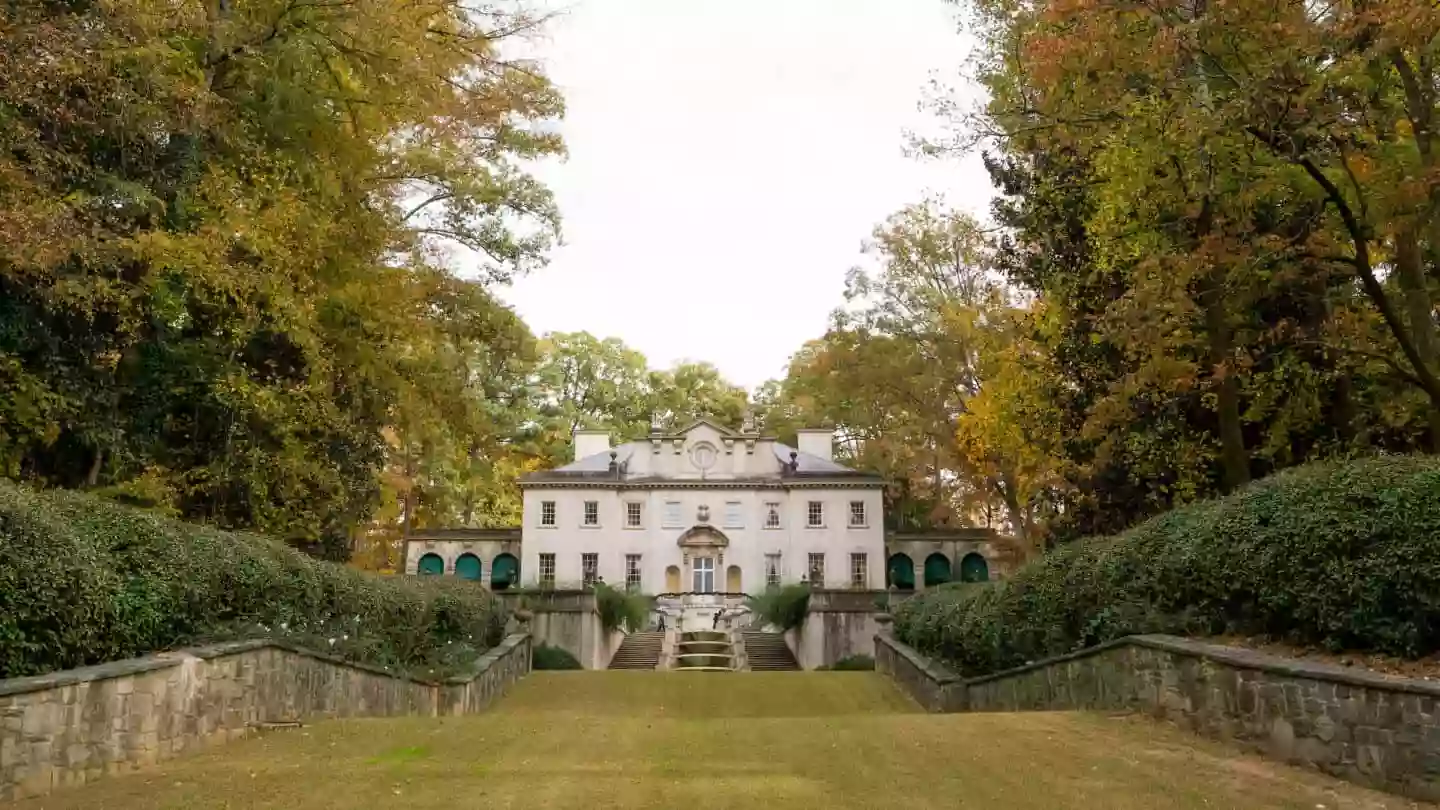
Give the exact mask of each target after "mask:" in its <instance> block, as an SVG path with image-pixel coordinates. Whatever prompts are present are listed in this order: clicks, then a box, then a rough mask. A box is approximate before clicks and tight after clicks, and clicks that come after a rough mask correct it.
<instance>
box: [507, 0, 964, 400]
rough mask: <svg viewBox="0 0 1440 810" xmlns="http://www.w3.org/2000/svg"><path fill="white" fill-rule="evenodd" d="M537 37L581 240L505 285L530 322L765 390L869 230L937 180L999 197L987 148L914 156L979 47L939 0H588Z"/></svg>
mask: <svg viewBox="0 0 1440 810" xmlns="http://www.w3.org/2000/svg"><path fill="white" fill-rule="evenodd" d="M568 7H569V11H568V12H567V13H566V14H565V15H564V16H563V17H562V18H560V19H558V20H556V21H555V22H554V23H553V24H552V26H551V29H550V36H549V40H548V41H547V42H544V43H541V45H540V54H541V58H542V59H543V60H544V61H545V63H546V65H547V69H548V71H549V73H550V76H551V78H552V79H553V80H554V81H555V82H556V84H557V85H558V86H559V87H560V88H561V90H562V92H563V93H564V94H565V97H566V102H567V107H568V113H567V115H566V120H565V121H564V123H563V125H562V128H561V129H562V132H563V134H564V137H565V139H566V142H567V144H568V147H569V150H570V156H569V159H568V160H567V161H565V162H563V163H558V162H557V163H556V164H554V165H547V166H544V167H542V169H541V171H540V172H539V174H540V176H541V178H542V179H544V180H545V182H546V183H547V184H548V185H550V187H551V188H552V189H553V190H554V192H555V194H556V197H557V200H558V203H559V206H560V211H561V215H562V217H563V218H564V230H565V244H564V245H562V246H560V247H557V248H556V249H555V250H554V251H553V252H552V254H551V263H550V266H549V267H547V268H545V269H543V270H541V271H539V272H537V273H534V274H532V275H531V276H530V277H528V278H525V279H522V280H520V281H518V282H516V284H515V285H514V286H513V287H512V288H510V289H506V290H502V291H501V295H502V297H504V298H505V299H506V300H507V301H509V302H510V303H511V304H513V305H514V306H515V308H516V310H517V311H518V312H519V313H520V315H521V316H522V317H523V318H524V319H525V320H526V322H527V323H529V325H530V328H531V329H532V330H533V331H534V332H535V333H536V334H541V333H544V332H549V331H580V330H585V331H589V332H591V333H593V334H595V335H597V336H600V337H606V336H615V337H619V338H620V339H621V340H623V341H625V343H627V344H628V345H630V346H631V347H633V348H635V349H638V350H639V351H641V352H643V353H644V354H645V355H646V357H647V358H649V360H650V363H651V365H652V366H655V367H666V366H669V365H671V364H673V363H674V362H676V361H678V360H681V359H695V360H708V361H710V362H712V363H714V364H715V365H717V366H719V368H720V370H721V371H722V372H723V373H724V374H725V376H726V377H728V378H729V379H730V380H732V381H733V382H735V383H738V384H740V385H743V386H745V387H746V388H749V389H751V390H753V389H754V387H755V386H756V385H758V384H759V383H761V382H762V381H764V380H766V379H768V378H770V377H779V376H783V374H784V370H785V366H786V364H787V362H788V360H789V357H790V355H791V354H792V353H793V352H794V351H795V350H796V349H798V348H799V347H800V345H801V344H802V343H803V342H804V341H806V340H808V339H811V338H814V337H818V336H820V335H821V334H822V333H823V332H824V330H825V327H826V325H827V320H828V316H829V313H830V311H831V310H832V309H834V308H835V307H836V306H838V305H839V304H840V303H841V302H842V301H841V294H842V292H843V290H844V279H845V273H846V271H847V270H848V269H849V268H851V267H853V266H855V265H856V264H857V263H858V262H859V260H860V254H859V250H860V245H861V242H862V241H863V240H864V239H866V238H867V237H868V236H869V234H870V231H871V229H873V228H874V226H875V225H876V224H878V223H879V222H880V221H882V220H883V219H884V218H885V217H886V216H887V215H889V214H890V213H891V212H893V211H895V210H896V209H898V208H900V207H901V206H903V205H905V204H907V203H910V202H914V201H918V200H920V199H921V198H922V197H923V196H924V195H925V194H926V193H927V192H935V193H941V194H944V196H945V198H946V199H947V200H948V201H949V202H950V203H951V204H954V205H957V206H960V207H963V208H966V209H969V210H971V211H972V212H973V213H976V214H983V213H984V211H985V209H986V208H987V207H988V203H989V199H990V195H991V190H990V184H989V180H988V178H987V177H986V175H985V172H984V169H983V167H981V166H980V164H979V160H978V159H968V160H966V161H963V162H962V161H951V162H947V163H936V162H933V161H924V162H922V161H919V160H915V159H912V158H907V157H905V156H904V154H903V148H904V135H903V131H904V130H905V129H906V128H915V127H927V128H928V127H931V126H933V120H932V119H931V118H930V117H929V116H928V115H927V114H925V113H923V112H921V111H919V110H918V109H917V105H918V102H919V100H920V98H921V96H922V94H923V89H924V85H925V83H926V82H927V80H928V79H929V77H930V76H931V74H932V72H934V71H940V73H941V74H942V76H943V77H945V78H947V79H948V78H950V77H954V76H957V75H958V71H959V67H960V65H961V63H962V61H963V60H964V58H965V56H966V53H967V44H966V42H965V40H963V39H962V38H961V36H960V35H959V34H958V33H956V27H955V24H954V21H953V15H954V7H953V6H950V5H947V4H946V3H944V2H942V0H578V2H576V3H575V4H572V5H569V6H568Z"/></svg>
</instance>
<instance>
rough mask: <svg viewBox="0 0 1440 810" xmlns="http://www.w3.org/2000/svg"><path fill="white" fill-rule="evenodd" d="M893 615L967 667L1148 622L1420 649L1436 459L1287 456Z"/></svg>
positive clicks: (1439, 629)
mask: <svg viewBox="0 0 1440 810" xmlns="http://www.w3.org/2000/svg"><path fill="white" fill-rule="evenodd" d="M895 630H896V634H897V635H898V637H899V638H900V639H901V640H903V641H905V642H906V643H908V644H910V645H912V646H914V647H916V648H917V649H919V650H922V651H924V652H927V653H929V654H932V655H935V656H937V657H939V658H941V659H944V660H946V661H948V662H949V663H950V664H952V665H953V666H955V667H956V668H957V669H958V670H959V671H960V672H961V673H962V674H965V675H979V674H985V673H989V672H994V671H997V670H1001V669H1006V668H1009V667H1013V666H1020V665H1023V664H1025V663H1027V662H1029V661H1034V660H1037V659H1040V658H1044V657H1047V656H1051V655H1057V654H1061V653H1066V652H1070V651H1073V650H1076V649H1079V648H1083V647H1087V646H1090V645H1093V644H1098V643H1100V642H1103V641H1106V640H1109V639H1113V638H1117V637H1120V636H1124V635H1129V634H1133V633H1156V632H1160V633H1174V634H1178V635H1192V636H1204V635H1216V634H1226V633H1234V634H1243V635H1252V636H1267V637H1270V638H1273V639H1277V640H1284V641H1290V642H1295V643H1299V644H1303V645H1307V646H1316V647H1323V648H1327V649H1330V650H1355V651H1374V652H1380V653H1385V654H1391V655H1398V656H1404V657H1419V656H1422V655H1426V654H1428V653H1431V652H1434V651H1435V650H1437V649H1440V459H1437V458H1433V457H1414V456H1402V457H1383V458H1375V459H1369V460H1365V461H1358V462H1351V463H1347V464H1338V463H1327V464H1316V465H1309V466H1305V467H1298V468H1294V469H1291V470H1287V471H1285V472H1281V473H1279V474H1277V475H1274V476H1272V477H1270V478H1267V479H1264V480H1262V481H1259V482H1257V483H1255V484H1252V485H1251V486H1249V487H1247V488H1246V489H1244V490H1242V491H1240V492H1238V493H1235V494H1233V495H1230V496H1228V497H1225V498H1222V499H1218V500H1213V501H1206V502H1202V503H1197V504H1193V505H1190V506H1186V507H1183V508H1180V509H1176V510H1173V511H1171V512H1168V513H1166V514H1163V515H1160V516H1158V517H1156V518H1154V519H1152V520H1149V521H1147V522H1145V523H1142V524H1140V525H1139V526H1137V527H1135V528H1133V529H1131V530H1129V531H1127V532H1125V533H1123V534H1120V535H1117V536H1113V537H1105V538H1095V539H1090V540H1085V541H1081V542H1078V543H1074V544H1071V545H1068V546H1063V547H1061V548H1059V549H1057V550H1055V551H1052V552H1050V553H1048V554H1046V555H1045V556H1043V557H1041V558H1040V559H1038V560H1036V561H1034V562H1032V563H1030V564H1029V565H1026V566H1024V567H1023V568H1021V569H1020V570H1019V571H1018V572H1016V574H1015V575H1014V576H1013V577H1011V578H1010V579H1008V580H1006V581H1003V582H998V583H995V584H993V585H991V586H988V587H981V588H971V589H938V590H935V591H930V592H924V593H921V594H918V595H917V596H915V597H913V598H911V599H909V600H908V601H906V602H905V603H904V604H903V605H901V606H900V607H899V608H898V609H897V610H896V615H895Z"/></svg>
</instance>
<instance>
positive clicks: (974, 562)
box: [960, 551, 990, 582]
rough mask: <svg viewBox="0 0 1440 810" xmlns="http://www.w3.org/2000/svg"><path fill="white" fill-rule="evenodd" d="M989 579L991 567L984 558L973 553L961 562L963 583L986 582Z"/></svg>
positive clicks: (961, 579)
mask: <svg viewBox="0 0 1440 810" xmlns="http://www.w3.org/2000/svg"><path fill="white" fill-rule="evenodd" d="M989 579H990V566H989V564H987V563H986V562H985V558H984V557H982V556H980V555H979V554H976V553H975V552H973V551H972V552H970V553H969V554H966V555H965V557H964V558H963V559H961V560H960V581H961V582H985V581H987V580H989Z"/></svg>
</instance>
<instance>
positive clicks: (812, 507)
mask: <svg viewBox="0 0 1440 810" xmlns="http://www.w3.org/2000/svg"><path fill="white" fill-rule="evenodd" d="M805 525H806V526H809V527H810V528H812V529H816V528H820V527H823V526H824V525H825V504H824V503H823V502H821V501H811V502H810V503H809V504H807V505H806V508H805Z"/></svg>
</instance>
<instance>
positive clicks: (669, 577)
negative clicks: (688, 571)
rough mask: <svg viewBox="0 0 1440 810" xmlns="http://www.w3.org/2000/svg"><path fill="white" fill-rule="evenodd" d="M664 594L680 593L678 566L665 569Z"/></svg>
mask: <svg viewBox="0 0 1440 810" xmlns="http://www.w3.org/2000/svg"><path fill="white" fill-rule="evenodd" d="M665 592H666V593H680V566H678V565H670V566H666V567H665Z"/></svg>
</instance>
